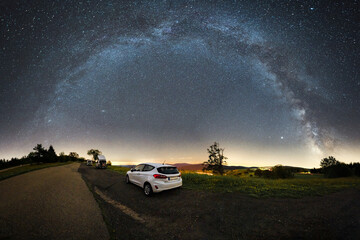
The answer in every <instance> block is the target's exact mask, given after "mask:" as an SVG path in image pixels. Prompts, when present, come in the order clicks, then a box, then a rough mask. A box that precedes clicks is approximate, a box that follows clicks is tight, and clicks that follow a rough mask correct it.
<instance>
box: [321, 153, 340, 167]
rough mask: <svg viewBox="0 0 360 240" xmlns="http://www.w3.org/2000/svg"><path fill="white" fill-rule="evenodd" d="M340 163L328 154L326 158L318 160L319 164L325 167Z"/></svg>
mask: <svg viewBox="0 0 360 240" xmlns="http://www.w3.org/2000/svg"><path fill="white" fill-rule="evenodd" d="M338 164H340V162H339V161H338V160H336V159H335V158H334V157H333V156H329V157H328V158H323V159H322V160H321V161H320V166H321V167H322V168H323V169H325V168H327V167H331V166H335V165H338Z"/></svg>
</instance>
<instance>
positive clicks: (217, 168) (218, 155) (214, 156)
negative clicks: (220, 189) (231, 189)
mask: <svg viewBox="0 0 360 240" xmlns="http://www.w3.org/2000/svg"><path fill="white" fill-rule="evenodd" d="M207 151H208V153H209V159H208V160H207V162H204V163H203V165H204V168H203V170H210V171H212V172H213V173H219V174H220V175H223V174H224V166H223V165H225V164H226V161H225V159H227V157H224V148H220V146H219V143H217V142H214V144H213V145H211V146H210V148H208V149H207Z"/></svg>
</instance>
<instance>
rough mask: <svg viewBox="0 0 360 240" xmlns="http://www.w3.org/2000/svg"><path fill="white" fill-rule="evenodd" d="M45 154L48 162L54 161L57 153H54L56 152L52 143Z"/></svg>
mask: <svg viewBox="0 0 360 240" xmlns="http://www.w3.org/2000/svg"><path fill="white" fill-rule="evenodd" d="M45 155H46V158H48V160H49V162H56V160H57V155H56V152H55V150H54V147H53V146H52V145H50V147H49V149H48V150H47V151H46V154H45Z"/></svg>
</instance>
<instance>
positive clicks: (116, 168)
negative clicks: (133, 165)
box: [107, 166, 130, 175]
mask: <svg viewBox="0 0 360 240" xmlns="http://www.w3.org/2000/svg"><path fill="white" fill-rule="evenodd" d="M107 169H110V170H112V171H115V172H117V173H120V174H121V175H126V172H127V171H129V170H130V168H127V167H120V166H108V167H107Z"/></svg>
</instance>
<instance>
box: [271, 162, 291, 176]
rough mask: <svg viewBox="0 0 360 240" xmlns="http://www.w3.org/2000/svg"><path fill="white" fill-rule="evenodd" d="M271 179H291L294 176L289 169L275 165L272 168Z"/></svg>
mask: <svg viewBox="0 0 360 240" xmlns="http://www.w3.org/2000/svg"><path fill="white" fill-rule="evenodd" d="M272 174H273V178H292V177H294V174H293V173H292V171H291V169H290V168H288V167H284V166H281V165H276V166H275V167H273V168H272Z"/></svg>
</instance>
